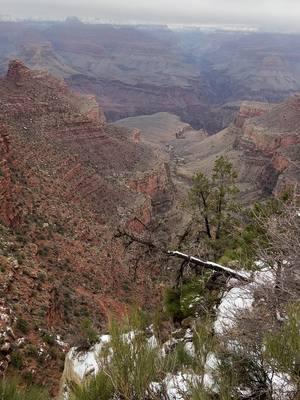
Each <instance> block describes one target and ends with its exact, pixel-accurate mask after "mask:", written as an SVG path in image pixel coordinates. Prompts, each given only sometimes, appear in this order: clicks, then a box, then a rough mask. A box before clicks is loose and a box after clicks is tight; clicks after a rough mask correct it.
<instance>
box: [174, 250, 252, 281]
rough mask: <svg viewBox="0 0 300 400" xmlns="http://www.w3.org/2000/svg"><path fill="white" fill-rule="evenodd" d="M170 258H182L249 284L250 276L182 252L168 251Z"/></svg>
mask: <svg viewBox="0 0 300 400" xmlns="http://www.w3.org/2000/svg"><path fill="white" fill-rule="evenodd" d="M167 254H168V255H169V256H173V257H178V258H181V259H183V260H185V261H187V262H189V263H191V264H195V265H199V266H201V267H204V268H208V269H211V270H213V271H217V272H221V273H223V274H224V275H226V276H229V277H231V278H235V279H238V280H241V281H244V282H249V281H250V278H249V275H248V274H247V273H245V272H241V271H235V270H234V269H231V268H227V267H224V266H223V265H220V264H216V263H214V262H210V261H203V260H201V259H200V258H197V257H194V256H189V255H188V254H184V253H181V252H180V251H168V253H167Z"/></svg>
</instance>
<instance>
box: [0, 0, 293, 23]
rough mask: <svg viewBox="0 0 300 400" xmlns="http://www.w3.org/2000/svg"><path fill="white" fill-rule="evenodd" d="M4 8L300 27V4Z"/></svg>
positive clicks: (5, 3) (6, 10)
mask: <svg viewBox="0 0 300 400" xmlns="http://www.w3.org/2000/svg"><path fill="white" fill-rule="evenodd" d="M0 6H1V7H0V14H2V15H3V14H10V15H14V16H17V17H26V18H27V17H39V16H40V17H44V18H46V17H48V18H53V17H54V18H57V17H59V18H61V17H67V16H75V15H76V16H78V17H80V16H81V17H99V18H103V19H105V18H107V19H111V20H115V21H120V22H126V21H134V20H135V21H140V22H143V21H144V22H157V23H191V24H194V23H212V24H214V23H223V24H224V23H225V24H247V25H256V26H260V27H266V28H268V27H272V28H275V29H276V28H282V27H284V28H287V29H289V28H291V29H294V28H296V27H298V25H300V23H299V22H300V0H149V1H148V0H0ZM298 29H299V30H300V27H299V28H298Z"/></svg>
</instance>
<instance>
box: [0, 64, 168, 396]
mask: <svg viewBox="0 0 300 400" xmlns="http://www.w3.org/2000/svg"><path fill="white" fill-rule="evenodd" d="M135 136H136V133H135V132H133V131H132V130H127V129H122V128H120V127H115V126H113V125H107V124H106V123H105V119H104V117H103V113H102V111H101V110H100V109H99V107H98V105H97V103H96V102H95V98H94V97H93V96H92V97H91V96H86V95H83V96H81V95H79V94H76V93H74V92H73V91H71V90H69V89H68V87H67V85H66V84H65V82H64V81H62V80H59V79H56V78H54V77H52V76H51V75H49V74H47V73H46V72H40V71H32V70H30V69H28V68H27V67H26V66H25V65H23V64H22V63H21V62H19V61H14V62H11V63H10V66H9V71H8V73H7V76H6V77H5V78H2V79H0V171H1V174H0V200H1V201H0V223H1V230H0V240H1V243H2V246H1V248H0V256H2V257H4V259H5V260H4V261H5V266H6V271H5V274H6V275H7V276H8V277H9V276H11V273H13V281H11V280H9V281H8V282H9V284H8V285H6V287H5V291H1V296H2V298H3V299H4V300H5V304H7V307H10V306H11V305H14V306H15V305H16V307H15V308H14V311H15V318H16V321H17V320H18V319H19V318H22V319H23V320H25V321H26V323H27V325H26V326H25V328H24V331H26V334H24V333H23V334H22V332H21V331H20V329H19V328H17V329H16V330H15V328H16V326H13V328H14V331H15V333H16V340H17V339H20V338H21V337H25V339H26V345H24V348H21V349H20V352H21V354H23V352H24V354H25V352H26V351H27V350H28V348H27V347H28V346H29V345H30V346H33V347H34V349H36V350H35V351H34V352H32V354H33V355H32V354H31V353H30V354H31V355H29V356H28V354H27V353H26V362H25V363H24V371H29V372H30V373H31V372H32V370H34V371H35V373H34V381H35V383H37V384H41V385H46V386H47V387H48V388H49V389H50V391H51V392H53V393H55V391H56V390H57V382H58V377H59V374H60V371H59V363H58V362H57V359H56V358H55V357H54V356H53V357H52V356H51V355H50V353H51V348H50V347H51V346H54V347H57V350H58V351H59V352H61V351H62V349H64V350H63V351H65V349H67V348H68V343H71V342H72V341H74V337H73V338H72V334H71V332H80V326H81V322H82V319H83V318H88V319H90V320H91V321H93V323H94V324H95V326H98V327H101V325H103V324H104V323H105V321H106V319H107V318H108V316H109V315H110V314H116V315H120V314H121V313H124V312H125V311H126V308H127V305H128V303H130V302H134V303H135V304H140V305H141V306H142V305H143V304H145V303H146V304H147V306H149V307H151V304H152V305H154V304H155V303H156V302H157V301H158V299H159V298H160V295H161V288H160V287H159V286H158V284H156V283H154V282H153V281H152V280H151V279H149V274H150V273H151V274H153V273H155V274H159V273H160V265H159V263H157V262H154V261H151V260H148V261H147V260H144V259H141V260H140V262H141V267H140V268H138V269H135V271H132V260H127V259H124V252H125V244H124V242H123V241H122V239H117V238H115V233H116V232H117V230H118V228H119V226H120V225H121V226H130V225H131V228H132V232H134V234H139V233H141V232H142V231H141V224H140V223H139V224H140V226H138V225H137V224H138V223H137V220H140V221H142V224H144V225H145V226H147V225H150V224H151V223H152V221H154V220H155V218H156V217H157V216H158V213H159V212H160V211H159V210H158V209H157V208H155V205H154V201H155V198H159V197H160V196H161V193H162V194H163V196H165V195H166V191H167V190H169V188H171V186H168V177H167V176H166V174H165V171H164V170H162V171H161V170H160V166H161V164H162V163H161V162H158V161H159V160H158V159H157V155H156V154H155V152H154V151H153V149H152V148H151V147H149V146H147V145H145V144H142V143H139V141H138V140H135V139H134V137H135ZM149 171H153V176H154V175H156V178H155V179H156V181H157V184H156V185H155V184H154V183H153V182H154V181H153V182H150V181H151V179H150V181H149V178H148V177H149ZM160 174H161V177H160V176H159V175H160ZM140 179H141V180H143V179H145V180H148V181H149V182H148V183H147V185H148V188H149V190H148V189H147V190H145V191H143V190H139V188H138V186H137V185H136V186H131V187H130V185H129V182H135V181H139V180H140ZM155 179H154V180H155ZM147 185H146V186H147ZM150 189H151V190H150ZM16 222H17V223H16ZM8 227H9V228H10V229H8ZM143 229H144V228H143ZM140 251H141V249H139V248H138V247H137V246H136V247H135V248H134V249H133V250H132V251H131V256H132V257H136V258H139V252H140ZM9 259H12V260H13V261H14V263H10V262H8V261H7V260H9ZM2 261H3V260H2ZM2 261H1V265H4V261H3V262H2ZM6 261H7V262H6ZM14 265H17V268H14ZM133 273H134V279H133ZM41 304H42V305H43V306H42V308H41ZM15 324H16V322H15ZM21 325H22V324H21ZM34 326H38V327H39V328H40V329H39V330H34ZM21 328H22V326H21ZM57 335H58V336H59V338H60V339H59V340H56V338H57ZM58 343H64V347H61V346H62V345H61V344H58ZM26 346H27V347H26ZM40 353H41V354H40ZM34 354H40V355H39V356H38V357H35V356H34ZM53 354H54V353H53ZM1 357H2V355H1V352H0V363H1V360H2V358H1ZM24 358H25V356H24ZM39 358H41V359H43V360H47V365H48V368H47V371H46V370H44V369H41V368H40V364H39V362H38V360H39ZM7 367H8V372H9V371H10V370H11V369H13V367H12V366H11V364H10V363H8V366H7ZM37 371H38V373H37Z"/></svg>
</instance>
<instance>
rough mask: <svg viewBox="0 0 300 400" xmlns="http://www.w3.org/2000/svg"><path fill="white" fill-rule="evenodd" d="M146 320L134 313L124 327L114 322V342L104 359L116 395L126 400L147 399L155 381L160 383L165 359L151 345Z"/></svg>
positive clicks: (111, 342) (111, 328)
mask: <svg viewBox="0 0 300 400" xmlns="http://www.w3.org/2000/svg"><path fill="white" fill-rule="evenodd" d="M144 328H145V326H144V320H143V317H142V316H141V315H140V314H139V313H138V312H134V313H133V314H132V315H131V316H130V317H129V318H128V319H127V320H125V321H124V323H123V324H121V325H120V324H119V323H117V322H116V321H111V322H110V324H109V333H110V335H111V341H110V343H109V347H107V348H106V349H105V350H104V352H103V354H102V357H104V360H105V361H104V366H103V367H104V371H106V372H107V374H108V375H109V376H110V377H111V379H112V382H113V386H114V388H115V394H116V396H117V397H119V396H120V397H122V398H123V399H125V400H130V399H133V398H135V399H138V400H140V399H144V398H145V395H146V392H147V390H149V385H150V383H151V382H154V381H156V378H157V375H158V371H159V370H160V367H159V366H160V363H161V356H160V355H159V351H158V348H156V347H155V346H151V345H149V342H148V338H147V336H146V334H145V331H144Z"/></svg>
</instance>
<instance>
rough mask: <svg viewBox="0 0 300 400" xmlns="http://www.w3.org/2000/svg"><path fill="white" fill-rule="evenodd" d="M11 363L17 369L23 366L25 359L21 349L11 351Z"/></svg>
mask: <svg viewBox="0 0 300 400" xmlns="http://www.w3.org/2000/svg"><path fill="white" fill-rule="evenodd" d="M11 365H13V366H14V367H15V368H17V369H22V368H23V365H24V361H23V356H22V354H21V352H20V351H18V350H16V351H13V352H12V353H11Z"/></svg>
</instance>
